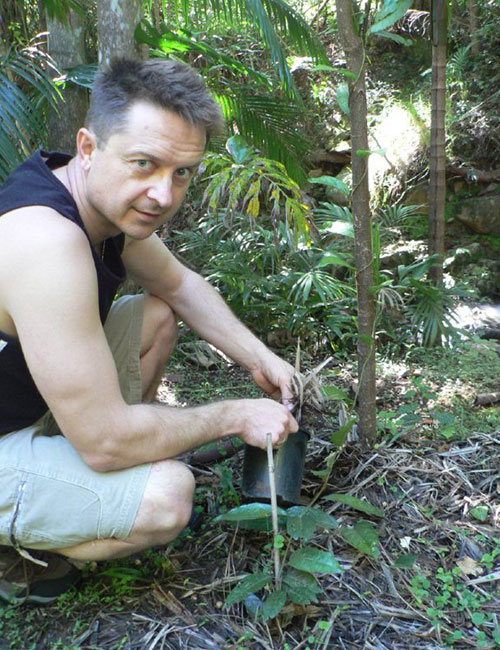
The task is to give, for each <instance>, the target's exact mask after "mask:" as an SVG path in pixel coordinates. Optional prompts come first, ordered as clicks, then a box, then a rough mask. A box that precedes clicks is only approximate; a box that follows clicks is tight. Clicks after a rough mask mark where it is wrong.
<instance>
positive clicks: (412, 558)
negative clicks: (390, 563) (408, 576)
mask: <svg viewBox="0 0 500 650" xmlns="http://www.w3.org/2000/svg"><path fill="white" fill-rule="evenodd" d="M416 561H417V556H416V555H414V554H413V553H403V554H402V555H399V556H398V557H397V558H396V559H395V560H394V566H395V567H397V568H398V569H411V568H412V567H413V565H414V564H415V562H416Z"/></svg>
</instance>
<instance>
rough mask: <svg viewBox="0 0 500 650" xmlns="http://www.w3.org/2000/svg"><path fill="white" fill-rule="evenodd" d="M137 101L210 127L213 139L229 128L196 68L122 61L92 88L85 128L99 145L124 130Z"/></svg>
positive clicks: (103, 73)
mask: <svg viewBox="0 0 500 650" xmlns="http://www.w3.org/2000/svg"><path fill="white" fill-rule="evenodd" d="M137 101H147V102H150V103H151V104H154V105H155V106H159V107H160V108H163V109H165V110H169V111H172V112H173V113H176V114H177V115H179V116H180V117H182V118H183V119H184V120H185V121H186V122H188V123H189V124H192V125H193V126H196V127H200V128H203V129H205V132H206V135H207V141H208V139H209V138H210V136H211V135H213V134H214V133H216V132H217V131H220V130H221V129H222V126H223V122H224V121H223V118H222V113H221V110H220V108H219V105H218V104H216V102H215V101H214V100H213V99H212V97H211V96H210V94H209V92H208V91H207V89H206V87H205V84H204V82H203V80H202V78H201V77H200V75H199V74H198V73H197V72H195V70H193V68H191V67H189V66H188V65H186V64H185V63H181V62H180V61H176V60H174V59H168V60H165V59H152V60H150V61H134V60H132V59H124V58H120V59H114V60H113V61H111V63H110V65H109V66H107V67H106V68H104V69H103V70H101V71H100V72H99V74H98V75H97V77H96V80H95V82H94V84H93V86H92V95H91V100H90V108H89V111H88V113H87V119H86V122H85V125H86V126H87V128H89V129H91V130H92V131H94V133H95V134H96V137H97V142H98V145H99V146H103V145H105V144H106V142H107V140H108V138H109V136H110V135H111V134H113V133H116V132H117V131H119V130H120V129H121V128H123V126H124V124H125V121H126V117H127V112H128V110H129V108H130V106H131V105H132V104H133V103H134V102H137Z"/></svg>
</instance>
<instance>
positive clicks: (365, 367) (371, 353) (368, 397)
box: [336, 0, 376, 445]
mask: <svg viewBox="0 0 500 650" xmlns="http://www.w3.org/2000/svg"><path fill="white" fill-rule="evenodd" d="M336 5H337V23H338V26H339V35H340V39H341V42H342V46H343V48H344V51H345V55H346V61H347V68H348V69H349V70H350V71H351V72H353V73H354V74H355V75H356V80H355V81H350V83H349V108H350V113H351V156H352V185H353V191H352V212H353V215H354V254H355V264H356V289H357V296H358V334H359V338H358V376H359V381H358V386H359V388H358V396H357V397H358V399H357V403H358V415H359V425H358V430H359V435H360V438H361V440H362V441H363V442H364V443H367V444H370V445H372V444H373V443H374V442H375V437H376V419H375V415H376V410H375V396H376V393H375V341H374V323H375V299H374V296H373V293H372V291H371V290H372V287H373V258H372V237H371V233H372V227H371V210H370V191H369V188H368V157H367V153H366V152H367V151H368V127H367V119H366V115H367V107H366V85H365V55H364V46H363V41H362V40H361V38H360V37H359V36H358V35H357V34H356V33H355V32H354V28H353V7H352V0H336ZM360 152H365V153H364V154H363V153H362V154H360Z"/></svg>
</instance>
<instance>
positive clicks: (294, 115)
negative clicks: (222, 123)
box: [216, 86, 308, 185]
mask: <svg viewBox="0 0 500 650" xmlns="http://www.w3.org/2000/svg"><path fill="white" fill-rule="evenodd" d="M216 97H217V99H218V101H219V103H220V104H221V106H222V110H223V113H224V117H225V118H226V121H227V122H228V124H229V125H230V128H231V129H232V130H233V132H236V131H237V132H238V133H240V134H241V135H243V137H244V138H245V139H246V140H248V142H250V143H251V144H252V145H253V146H254V147H256V148H257V149H259V151H260V152H261V153H262V155H264V156H266V157H267V158H271V159H272V160H277V161H278V162H281V163H282V164H283V165H284V166H285V167H286V170H287V172H288V174H289V175H290V176H291V177H292V178H293V179H294V180H295V181H296V182H297V183H299V185H300V184H302V183H303V181H304V180H305V174H304V170H303V166H302V160H303V157H304V153H305V152H306V151H307V150H308V143H307V141H306V139H305V138H304V137H303V136H302V135H301V133H300V130H299V129H298V127H297V125H298V124H300V120H301V117H302V114H301V113H300V111H299V108H298V107H297V105H296V104H294V103H292V102H289V101H286V100H283V99H280V98H278V97H271V96H263V95H255V94H251V90H250V89H248V88H246V87H241V88H238V87H236V86H233V87H232V88H231V89H229V88H228V89H227V91H224V92H222V93H219V94H217V95H216Z"/></svg>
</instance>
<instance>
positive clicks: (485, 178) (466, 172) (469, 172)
mask: <svg viewBox="0 0 500 650" xmlns="http://www.w3.org/2000/svg"><path fill="white" fill-rule="evenodd" d="M446 171H447V172H448V173H450V174H456V175H457V176H461V177H462V178H465V180H466V181H467V182H468V183H478V182H479V183H492V182H494V181H500V169H492V170H490V171H487V172H485V171H483V170H481V169H476V168H475V167H465V166H463V167H460V166H459V165H453V164H451V165H446Z"/></svg>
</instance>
